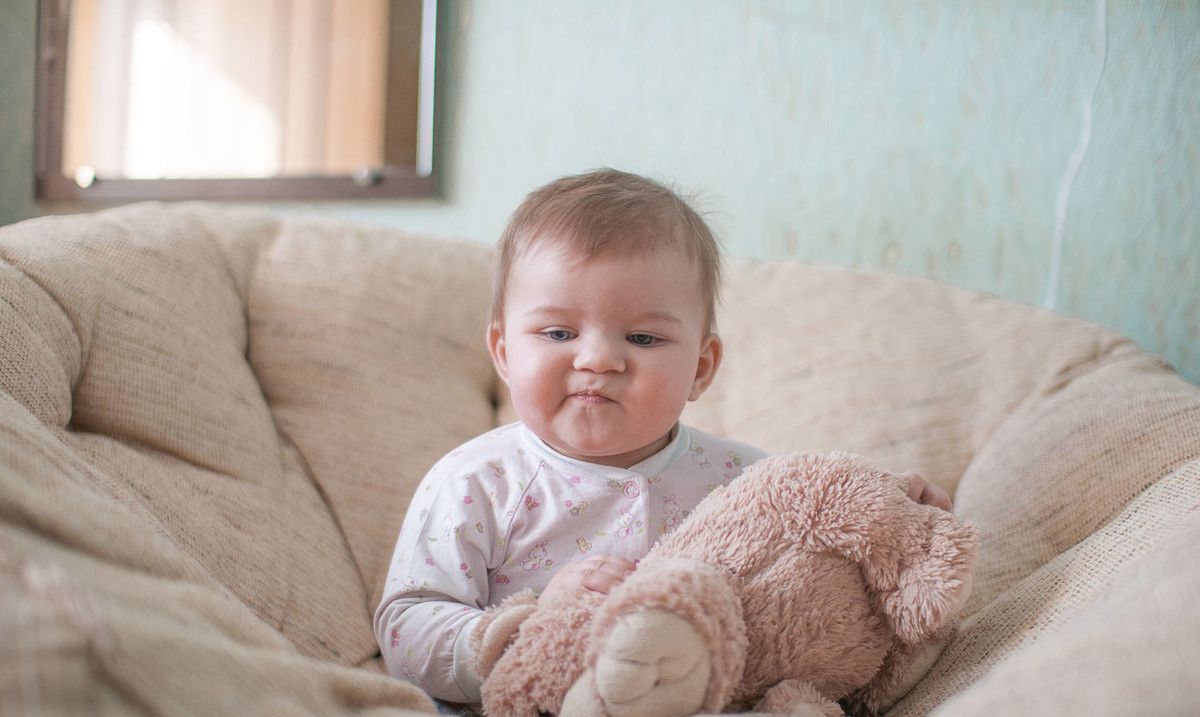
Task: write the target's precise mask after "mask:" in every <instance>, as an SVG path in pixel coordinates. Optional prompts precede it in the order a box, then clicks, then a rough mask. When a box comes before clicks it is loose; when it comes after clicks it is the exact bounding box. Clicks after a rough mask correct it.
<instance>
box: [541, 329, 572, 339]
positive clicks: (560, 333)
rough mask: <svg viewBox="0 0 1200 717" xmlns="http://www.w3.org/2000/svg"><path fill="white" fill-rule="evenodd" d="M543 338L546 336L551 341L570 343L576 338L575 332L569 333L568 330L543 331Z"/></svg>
mask: <svg viewBox="0 0 1200 717" xmlns="http://www.w3.org/2000/svg"><path fill="white" fill-rule="evenodd" d="M542 336H545V337H546V338H548V339H550V340H551V341H570V340H571V339H573V338H575V332H574V331H567V330H566V329H549V330H547V331H543V332H542Z"/></svg>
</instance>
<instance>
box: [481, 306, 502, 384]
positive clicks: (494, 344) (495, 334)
mask: <svg viewBox="0 0 1200 717" xmlns="http://www.w3.org/2000/svg"><path fill="white" fill-rule="evenodd" d="M485 340H486V341H487V347H488V353H489V354H491V357H492V365H493V366H495V367H496V373H498V374H499V375H500V380H501V381H504V382H505V383H508V350H507V347H506V346H505V343H504V327H503V326H501V325H500V322H498V321H493V322H492V323H491V324H490V325H488V328H487V335H486V337H485Z"/></svg>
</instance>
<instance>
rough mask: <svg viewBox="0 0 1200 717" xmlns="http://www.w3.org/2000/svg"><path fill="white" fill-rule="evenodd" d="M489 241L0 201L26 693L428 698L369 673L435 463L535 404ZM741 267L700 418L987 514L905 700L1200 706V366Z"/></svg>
mask: <svg viewBox="0 0 1200 717" xmlns="http://www.w3.org/2000/svg"><path fill="white" fill-rule="evenodd" d="M488 262H489V249H488V248H487V247H485V246H483V245H480V244H474V243H461V242H454V241H448V240H442V239H432V238H422V237H417V236H411V235H407V234H404V233H402V232H398V231H393V230H385V229H375V228H367V227H359V226H354V225H351V224H349V223H344V222H333V221H327V220H324V221H323V220H312V219H280V218H277V217H272V216H267V215H263V214H257V213H247V212H237V211H230V210H218V209H214V208H211V207H208V206H205V205H175V206H164V205H153V204H150V205H136V206H132V207H126V208H121V209H116V210H109V211H105V212H100V213H96V214H87V215H79V216H66V217H46V218H41V219H37V220H33V221H30V222H25V223H22V224H18V225H13V226H9V227H4V228H0V635H5V636H9V635H11V636H13V637H12V639H0V713H4V714H7V713H9V712H15V713H21V712H22V711H29V710H28V708H29V705H36V707H37V709H40V710H41V711H42V713H44V714H80V713H89V714H213V715H218V714H245V715H256V714H263V715H267V714H355V713H360V714H361V713H367V712H370V713H372V714H380V715H382V714H385V713H396V714H401V713H404V712H405V711H408V710H429V709H430V704H429V703H428V701H427V700H426V699H425V698H424V696H423V695H421V694H420V693H419V692H418V691H417V690H415V689H414V688H412V687H411V686H409V685H406V684H404V683H401V682H399V681H395V680H392V679H390V678H386V677H384V676H381V675H379V674H378V670H379V667H378V662H377V659H376V657H375V653H376V648H375V645H374V641H373V636H372V633H371V622H370V620H371V610H372V608H373V607H374V604H375V602H376V600H377V599H378V596H379V591H380V587H381V585H382V582H383V578H384V572H385V570H386V566H387V562H388V559H389V557H390V553H391V550H392V545H393V541H394V540H395V535H396V532H397V530H398V527H399V523H400V520H401V518H402V516H403V512H404V508H405V506H406V505H407V501H408V499H409V497H410V495H411V492H412V490H413V489H414V487H415V485H416V483H417V482H418V481H419V480H420V478H421V477H422V475H423V474H424V472H425V470H426V469H427V468H428V466H429V465H431V464H432V463H433V461H435V460H436V459H437V458H438V457H439V456H441V455H442V454H443V453H445V452H446V451H447V450H449V449H450V448H452V447H453V446H455V445H457V444H458V443H461V442H462V441H464V440H466V439H468V438H470V437H472V436H474V435H477V434H479V433H482V432H483V431H485V430H487V429H488V428H490V427H492V426H494V425H497V423H498V422H503V421H505V420H508V419H510V418H511V416H512V412H511V407H510V406H509V404H508V403H507V401H506V399H505V397H504V396H503V391H502V390H501V389H500V388H499V387H498V386H497V382H496V380H495V378H494V376H493V373H492V369H491V366H490V363H489V361H488V358H487V354H486V351H485V350H484V346H483V329H484V317H485V314H486V308H487V301H488V295H489V286H488V281H489V278H488ZM728 276H729V281H728V283H727V289H726V292H725V297H726V299H725V305H724V306H723V307H722V309H721V312H720V314H719V319H718V322H719V328H720V331H721V333H722V336H723V337H724V339H725V343H726V358H725V364H724V366H723V367H722V369H721V372H720V375H719V376H718V379H717V381H716V383H715V384H714V386H713V388H712V389H711V390H710V392H709V393H708V394H707V395H706V396H705V397H704V398H703V399H702V400H701V401H700V402H698V403H696V404H693V405H691V406H689V408H688V410H687V412H686V413H685V420H687V421H688V422H690V423H692V424H694V425H696V426H697V427H698V428H701V429H702V430H708V431H711V432H714V433H718V434H724V435H728V436H731V437H735V438H738V439H740V440H743V441H746V442H749V443H752V444H757V445H759V446H761V447H762V448H764V449H767V450H770V451H774V452H782V451H790V450H801V449H804V450H831V449H841V450H849V451H854V452H858V453H861V454H864V455H866V456H868V457H870V458H871V459H872V460H873V461H874V462H875V463H876V464H878V465H880V466H883V467H888V468H892V469H896V470H916V471H920V472H922V473H923V474H924V475H925V476H926V477H928V478H930V479H931V480H933V481H935V482H937V483H939V484H940V485H942V486H944V487H946V488H947V489H949V490H952V491H954V492H955V494H956V504H957V510H958V512H959V513H960V514H961V515H963V516H964V517H966V518H967V519H969V520H971V521H973V522H975V523H976V524H977V525H978V526H979V527H980V528H981V531H982V543H981V550H980V562H979V566H978V569H977V571H976V577H975V587H974V593H973V596H972V598H971V600H970V603H969V605H968V608H967V610H966V614H965V616H964V618H963V621H962V625H961V628H960V631H959V633H958V635H957V636H956V637H955V638H954V640H953V641H952V642H951V643H950V645H949V646H948V647H947V649H946V652H945V653H944V654H943V656H942V659H941V660H940V661H939V662H938V663H937V664H936V665H935V667H934V669H933V670H932V671H931V672H930V674H929V675H928V676H927V677H926V678H925V679H924V680H923V681H922V682H921V683H919V684H918V685H917V687H916V688H915V689H914V690H913V691H912V693H910V694H909V695H908V697H907V698H906V699H905V700H904V701H902V702H901V703H900V704H899V705H897V707H896V708H895V710H894V712H895V713H896V714H904V715H908V714H912V715H916V714H925V713H928V712H931V711H941V712H944V713H945V714H954V715H961V714H992V713H995V712H997V711H1002V712H1003V711H1009V710H1010V709H1011V710H1014V711H1018V712H1038V711H1048V712H1061V711H1072V710H1074V709H1076V708H1077V706H1079V705H1084V706H1090V707H1088V708H1087V709H1083V710H1082V711H1085V712H1089V713H1090V712H1102V713H1103V712H1108V713H1118V712H1140V711H1143V710H1142V707H1146V708H1147V709H1151V710H1157V711H1166V712H1179V711H1180V710H1181V709H1184V708H1186V707H1189V706H1191V705H1194V704H1197V703H1200V687H1197V685H1200V679H1197V678H1198V677H1200V672H1198V670H1197V667H1196V665H1197V664H1200V661H1198V660H1197V659H1196V658H1197V651H1198V648H1196V646H1195V644H1196V640H1195V636H1196V635H1197V634H1198V632H1197V630H1198V628H1200V626H1198V625H1197V624H1196V620H1197V618H1196V615H1197V614H1198V613H1197V612H1196V610H1195V608H1194V606H1195V605H1196V604H1197V601H1200V568H1198V567H1197V566H1196V564H1195V563H1196V561H1194V560H1192V559H1190V552H1189V548H1190V546H1192V545H1195V542H1196V539H1197V538H1198V537H1200V532H1197V531H1200V389H1197V388H1196V387H1195V386H1193V385H1191V384H1189V383H1187V382H1186V381H1184V380H1182V379H1181V378H1179V377H1178V376H1177V375H1176V374H1175V373H1174V372H1172V371H1171V370H1170V368H1169V367H1167V366H1165V365H1164V364H1163V363H1162V362H1161V361H1159V360H1157V359H1155V358H1154V357H1151V356H1149V355H1147V354H1145V353H1143V352H1142V351H1140V350H1139V349H1137V347H1135V346H1134V345H1133V344H1131V343H1130V342H1129V341H1127V340H1126V339H1124V338H1122V337H1120V336H1118V335H1116V334H1113V333H1111V332H1108V331H1105V330H1102V329H1100V328H1098V327H1096V326H1093V325H1091V324H1088V323H1086V322H1082V321H1076V320H1072V319H1068V318H1065V317H1061V316H1057V315H1054V314H1051V313H1048V312H1045V311H1041V310H1037V309H1034V308H1031V307H1026V306H1020V305H1016V304H1012V303H1009V302H1005V301H1002V300H1000V299H997V298H993V297H987V296H983V295H980V294H976V293H972V292H967V291H962V290H957V289H953V288H949V287H946V286H942V285H939V284H936V283H933V282H929V281H922V280H915V279H906V278H902V277H897V276H891V275H885V274H880V273H871V272H857V271H852V270H846V269H835V268H823V267H814V266H807V265H802V264H784V263H761V262H750V261H739V262H734V263H733V264H732V265H731V267H730V271H729V272H728ZM1193 552H1194V551H1193ZM390 709H394V710H395V712H390V711H389V710H390Z"/></svg>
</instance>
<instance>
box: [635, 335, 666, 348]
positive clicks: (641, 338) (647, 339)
mask: <svg viewBox="0 0 1200 717" xmlns="http://www.w3.org/2000/svg"><path fill="white" fill-rule="evenodd" d="M628 340H629V343H631V344H633V345H634V346H654V345H655V344H658V343H660V342H661V341H662V339H660V338H658V337H657V336H651V335H650V334H630V335H629V338H628Z"/></svg>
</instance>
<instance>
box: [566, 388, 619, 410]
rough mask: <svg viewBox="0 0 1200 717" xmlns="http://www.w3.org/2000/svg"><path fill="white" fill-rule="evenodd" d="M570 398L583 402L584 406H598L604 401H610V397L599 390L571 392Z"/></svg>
mask: <svg viewBox="0 0 1200 717" xmlns="http://www.w3.org/2000/svg"><path fill="white" fill-rule="evenodd" d="M571 398H573V399H575V400H576V401H578V402H580V403H582V404H584V405H585V406H600V405H603V404H605V403H612V399H611V398H609V397H608V396H605V395H604V394H602V393H600V392H599V391H577V392H575V393H572V394H571Z"/></svg>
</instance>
